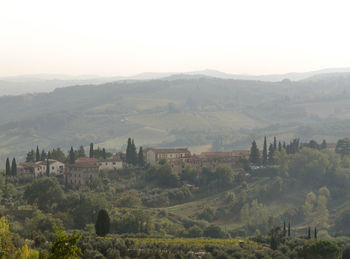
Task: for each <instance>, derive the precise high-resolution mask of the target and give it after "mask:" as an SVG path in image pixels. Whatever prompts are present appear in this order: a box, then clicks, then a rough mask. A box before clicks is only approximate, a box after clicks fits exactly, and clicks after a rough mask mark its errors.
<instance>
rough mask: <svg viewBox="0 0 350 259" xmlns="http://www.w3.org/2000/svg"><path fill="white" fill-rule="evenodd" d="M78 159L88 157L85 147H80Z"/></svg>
mask: <svg viewBox="0 0 350 259" xmlns="http://www.w3.org/2000/svg"><path fill="white" fill-rule="evenodd" d="M78 157H86V155H85V150H84V147H83V146H80V147H79V150H78Z"/></svg>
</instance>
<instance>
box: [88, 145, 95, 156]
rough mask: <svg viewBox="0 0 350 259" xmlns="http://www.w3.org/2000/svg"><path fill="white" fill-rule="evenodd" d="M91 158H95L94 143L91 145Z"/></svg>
mask: <svg viewBox="0 0 350 259" xmlns="http://www.w3.org/2000/svg"><path fill="white" fill-rule="evenodd" d="M89 157H90V158H93V157H94V144H93V143H90V152H89Z"/></svg>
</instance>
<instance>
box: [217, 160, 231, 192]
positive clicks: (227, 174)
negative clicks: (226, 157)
mask: <svg viewBox="0 0 350 259" xmlns="http://www.w3.org/2000/svg"><path fill="white" fill-rule="evenodd" d="M214 175H215V178H216V180H217V182H218V185H219V186H220V187H227V186H230V185H231V184H232V183H233V180H234V173H233V171H232V168H231V167H228V166H224V165H220V166H218V167H217V168H216V169H215V174H214Z"/></svg>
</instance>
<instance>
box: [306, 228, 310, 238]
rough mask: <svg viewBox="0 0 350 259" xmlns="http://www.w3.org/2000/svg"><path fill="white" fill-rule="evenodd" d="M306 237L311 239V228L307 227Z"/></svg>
mask: <svg viewBox="0 0 350 259" xmlns="http://www.w3.org/2000/svg"><path fill="white" fill-rule="evenodd" d="M307 239H311V228H310V227H308V228H307Z"/></svg>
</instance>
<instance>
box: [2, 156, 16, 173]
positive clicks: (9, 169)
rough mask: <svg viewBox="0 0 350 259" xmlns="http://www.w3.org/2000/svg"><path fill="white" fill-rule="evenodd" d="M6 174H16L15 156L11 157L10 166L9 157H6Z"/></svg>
mask: <svg viewBox="0 0 350 259" xmlns="http://www.w3.org/2000/svg"><path fill="white" fill-rule="evenodd" d="M5 174H6V176H17V162H16V158H13V159H12V165H11V166H10V159H9V158H6V170H5Z"/></svg>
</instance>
